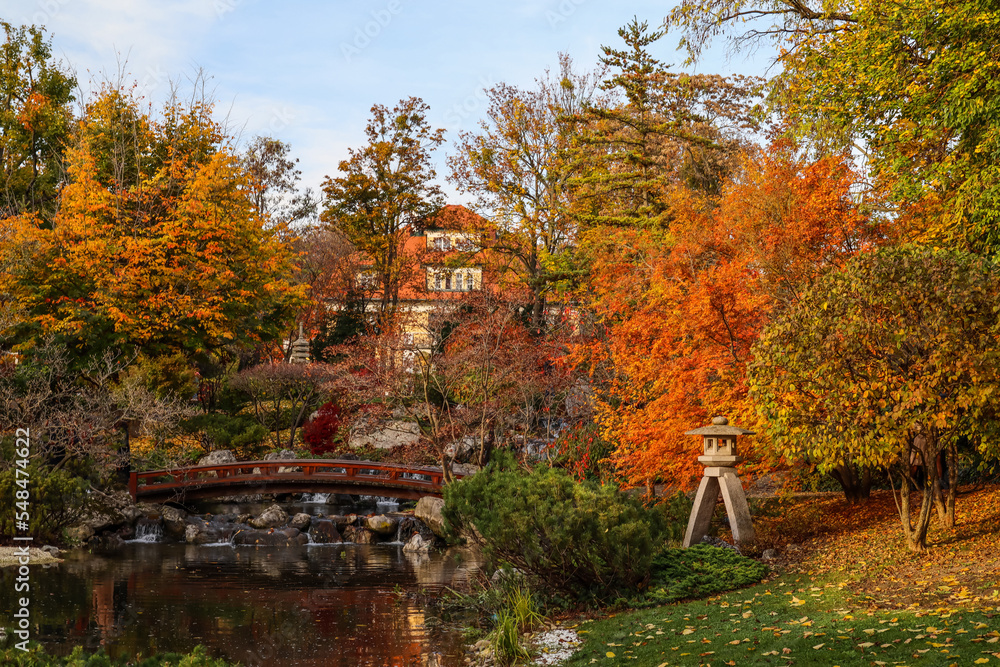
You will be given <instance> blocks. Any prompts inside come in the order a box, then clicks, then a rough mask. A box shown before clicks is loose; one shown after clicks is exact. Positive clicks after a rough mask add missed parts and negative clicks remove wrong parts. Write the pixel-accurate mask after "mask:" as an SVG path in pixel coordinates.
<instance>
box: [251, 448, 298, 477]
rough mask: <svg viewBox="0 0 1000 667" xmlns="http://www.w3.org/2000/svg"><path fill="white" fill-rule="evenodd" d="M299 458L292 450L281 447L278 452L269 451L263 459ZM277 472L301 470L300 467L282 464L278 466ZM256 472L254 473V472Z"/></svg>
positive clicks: (287, 459)
mask: <svg viewBox="0 0 1000 667" xmlns="http://www.w3.org/2000/svg"><path fill="white" fill-rule="evenodd" d="M297 458H299V457H298V455H297V454H296V453H295V451H294V450H291V449H282V450H281V451H280V452H271V453H270V454H268V455H267V456H265V457H264V460H265V461H294V460H295V459H297ZM278 472H279V473H283V472H302V468H299V467H297V466H287V467H286V466H282V467H280V468H278ZM255 474H256V473H255Z"/></svg>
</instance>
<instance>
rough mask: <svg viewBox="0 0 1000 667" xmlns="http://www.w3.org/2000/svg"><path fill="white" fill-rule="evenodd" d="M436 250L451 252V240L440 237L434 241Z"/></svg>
mask: <svg viewBox="0 0 1000 667" xmlns="http://www.w3.org/2000/svg"><path fill="white" fill-rule="evenodd" d="M434 248H435V249H436V250H440V251H442V252H444V251H447V250H451V239H449V238H448V237H447V236H439V237H437V238H436V239H434Z"/></svg>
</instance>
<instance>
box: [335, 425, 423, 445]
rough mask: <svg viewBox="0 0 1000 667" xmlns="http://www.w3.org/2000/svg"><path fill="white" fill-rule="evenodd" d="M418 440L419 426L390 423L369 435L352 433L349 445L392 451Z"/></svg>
mask: <svg viewBox="0 0 1000 667" xmlns="http://www.w3.org/2000/svg"><path fill="white" fill-rule="evenodd" d="M419 440H420V425H419V424H417V423H416V422H409V421H392V422H389V423H388V424H387V425H386V426H385V428H381V429H378V430H375V431H372V432H371V433H352V434H351V438H350V440H349V444H350V446H351V447H374V448H375V449H394V448H396V447H402V446H404V445H412V444H414V443H416V442H417V441H419Z"/></svg>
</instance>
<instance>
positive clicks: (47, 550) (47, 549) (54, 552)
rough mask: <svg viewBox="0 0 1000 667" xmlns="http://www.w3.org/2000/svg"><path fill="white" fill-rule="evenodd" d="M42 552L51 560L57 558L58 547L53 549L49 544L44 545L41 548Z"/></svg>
mask: <svg viewBox="0 0 1000 667" xmlns="http://www.w3.org/2000/svg"><path fill="white" fill-rule="evenodd" d="M42 551H44V552H45V553H47V554H49V555H50V556H52V557H53V558H59V547H54V546H52V545H51V544H46V545H45V546H44V547H42Z"/></svg>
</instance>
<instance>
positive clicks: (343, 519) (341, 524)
mask: <svg viewBox="0 0 1000 667" xmlns="http://www.w3.org/2000/svg"><path fill="white" fill-rule="evenodd" d="M330 521H333V522H334V523H335V524H337V530H339V531H340V532H341V533H343V532H344V529H345V528H347V527H348V526H353V525H354V524H355V523H357V521H358V515H357V514H347V515H344V516H340V515H336V514H333V515H331V516H330Z"/></svg>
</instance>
